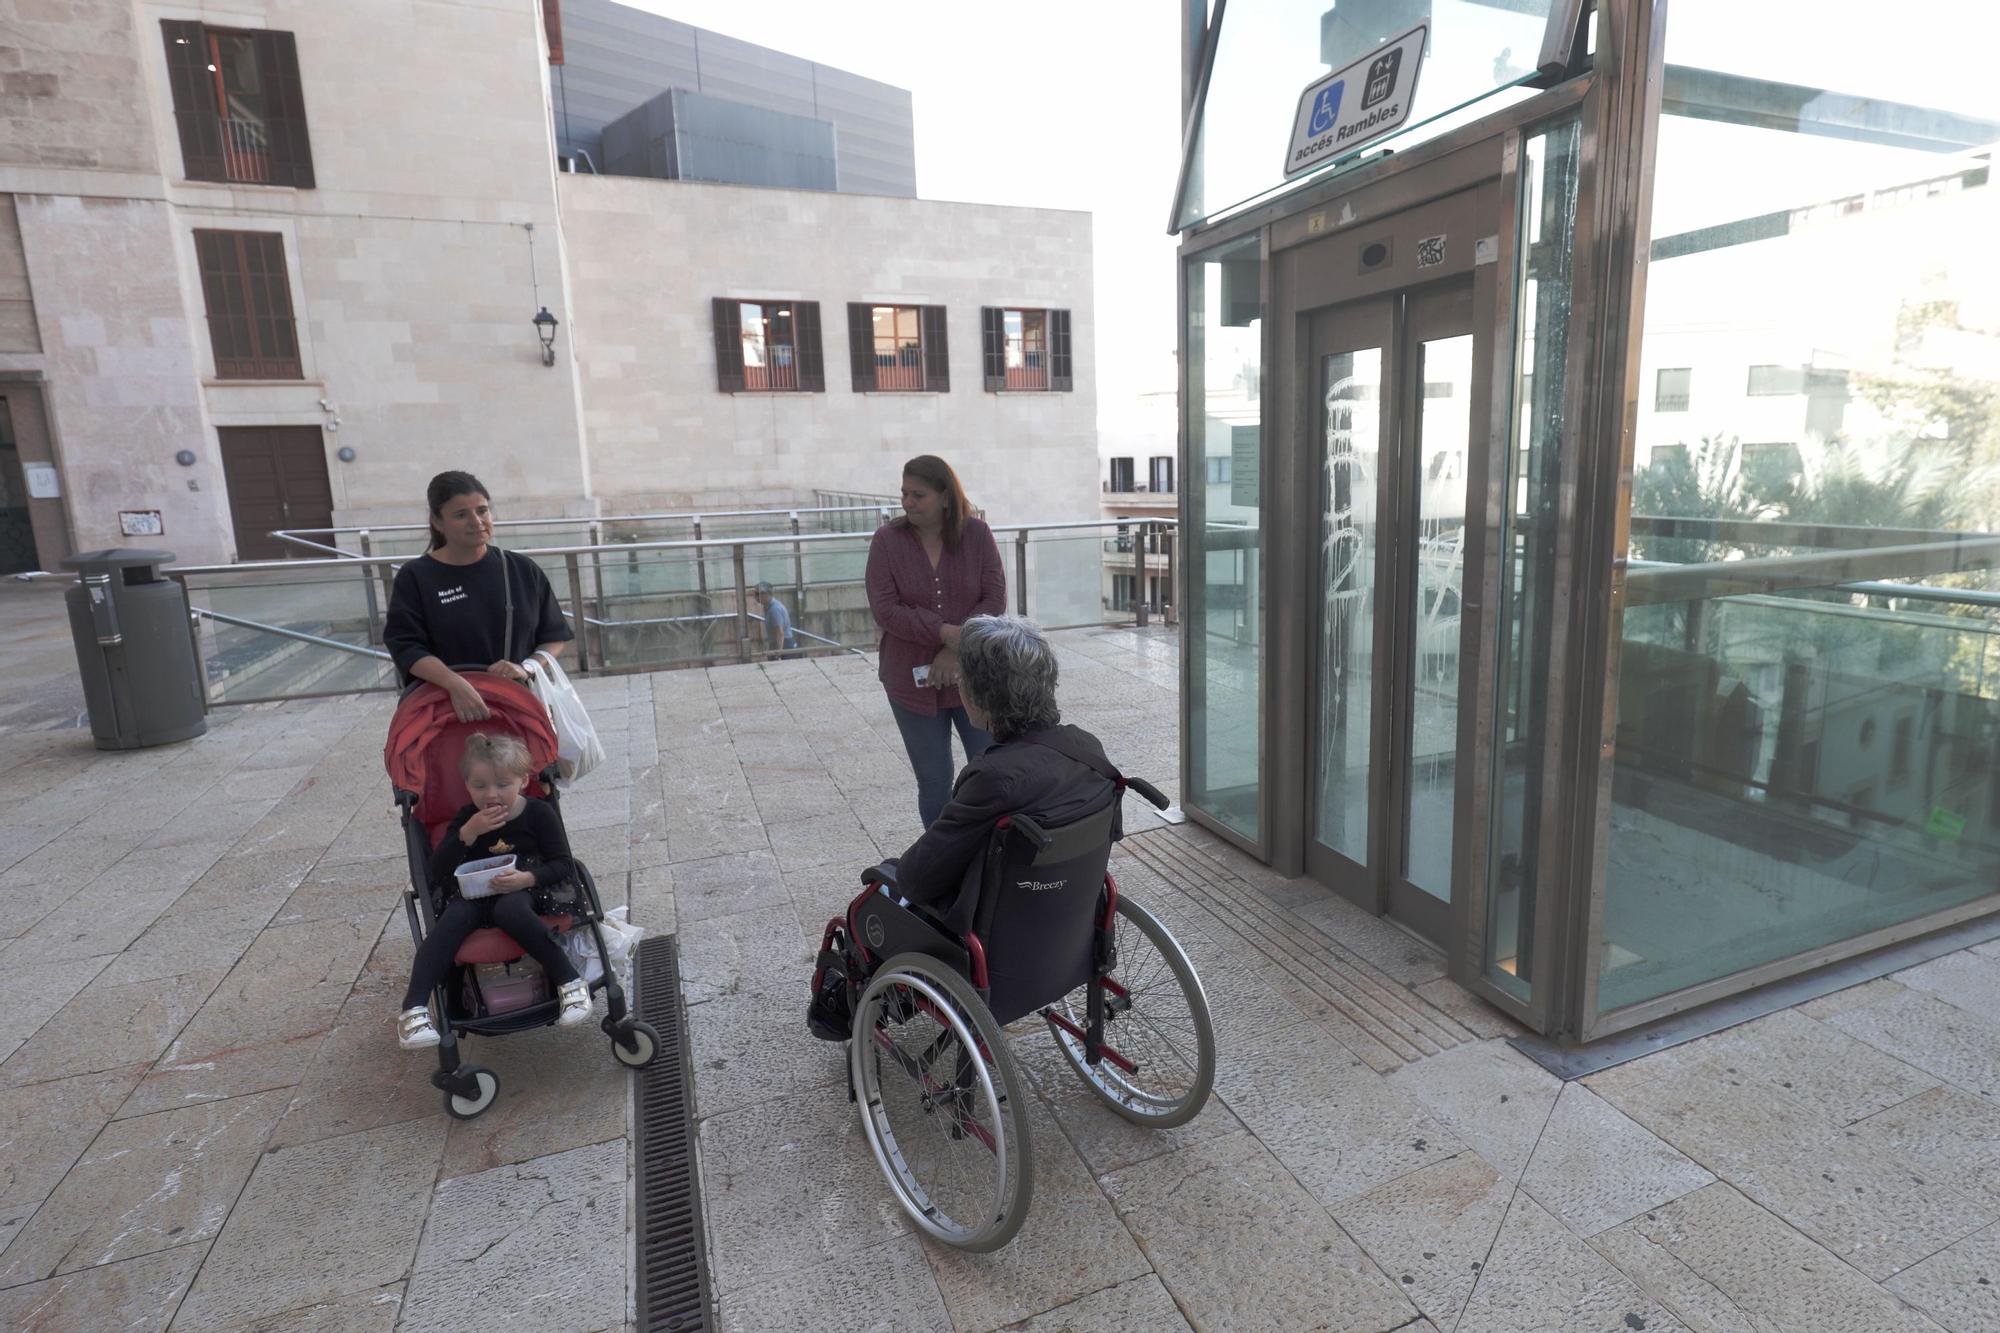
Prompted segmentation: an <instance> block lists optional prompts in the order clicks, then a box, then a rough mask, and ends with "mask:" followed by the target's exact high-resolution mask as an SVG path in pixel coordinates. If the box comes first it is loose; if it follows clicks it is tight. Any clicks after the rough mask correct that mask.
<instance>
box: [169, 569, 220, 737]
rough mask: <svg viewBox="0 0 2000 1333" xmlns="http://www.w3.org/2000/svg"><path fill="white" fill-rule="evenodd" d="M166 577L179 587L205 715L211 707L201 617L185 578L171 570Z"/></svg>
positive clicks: (206, 655) (206, 656)
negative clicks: (202, 642)
mask: <svg viewBox="0 0 2000 1333" xmlns="http://www.w3.org/2000/svg"><path fill="white" fill-rule="evenodd" d="M167 577H168V578H170V579H172V580H173V581H174V582H175V583H178V584H180V585H181V605H182V606H183V607H184V608H186V610H187V618H188V642H189V643H191V644H193V645H194V673H195V678H196V679H197V680H199V681H200V682H201V711H202V712H204V713H206V712H208V711H209V709H210V708H211V707H212V706H213V703H212V701H211V700H210V699H209V696H208V654H206V653H204V652H203V651H202V650H201V617H200V616H198V615H196V614H195V613H194V594H193V593H191V592H189V591H188V585H187V577H186V576H185V575H183V574H176V573H174V571H172V570H171V569H170V570H168V571H167Z"/></svg>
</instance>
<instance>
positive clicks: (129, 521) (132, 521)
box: [118, 509, 167, 537]
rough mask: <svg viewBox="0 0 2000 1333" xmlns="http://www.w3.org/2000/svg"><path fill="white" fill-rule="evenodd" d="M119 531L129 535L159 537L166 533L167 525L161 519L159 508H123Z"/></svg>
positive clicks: (120, 511) (119, 513)
mask: <svg viewBox="0 0 2000 1333" xmlns="http://www.w3.org/2000/svg"><path fill="white" fill-rule="evenodd" d="M118 531H119V532H121V533H123V534H124V535H125V536H127V537H159V536H163V535H165V533H166V531H167V525H166V524H165V523H163V522H161V521H160V511H159V510H157V509H121V510H119V511H118Z"/></svg>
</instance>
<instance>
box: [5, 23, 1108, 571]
mask: <svg viewBox="0 0 2000 1333" xmlns="http://www.w3.org/2000/svg"><path fill="white" fill-rule="evenodd" d="M11 9H12V12H13V14H14V16H15V17H14V20H13V21H12V22H11V24H10V25H9V27H8V28H7V30H6V33H7V36H11V38H12V40H13V43H15V44H14V45H13V46H12V48H11V49H8V48H7V47H5V46H0V118H4V119H5V120H6V121H7V122H8V124H9V126H10V131H11V132H10V133H9V134H8V135H6V136H4V137H0V526H5V525H7V524H9V523H12V524H13V525H14V527H15V528H17V529H18V530H19V532H18V538H17V541H16V544H15V549H16V550H17V551H18V550H20V549H21V548H22V546H23V543H24V542H25V544H26V545H27V546H28V547H31V548H32V553H33V557H34V558H33V561H32V563H33V564H39V565H40V566H42V567H53V564H54V562H55V561H56V560H58V559H60V558H61V556H62V555H64V554H66V553H67V552H68V551H70V550H75V549H88V548H94V547H100V546H112V545H121V544H123V545H134V544H142V545H160V546H165V547H167V548H168V549H171V550H174V551H176V552H177V553H178V554H179V556H180V558H181V559H182V561H183V562H187V563H208V562H219V561H226V560H229V559H233V558H242V559H249V558H257V557H264V556H272V555H276V554H279V553H282V552H284V551H285V550H286V548H285V547H284V546H283V545H282V544H279V543H273V542H272V541H271V540H270V539H269V538H268V536H267V535H266V534H267V533H268V531H269V530H270V529H271V528H274V527H292V528H310V527H318V526H327V525H328V524H336V525H344V524H348V523H382V522H391V521H399V522H409V521H414V520H416V519H417V518H418V517H420V505H421V496H422V489H423V485H424V482H425V480H426V479H427V478H428V477H429V476H431V475H432V474H433V473H435V472H437V471H439V470H441V469H443V468H448V467H469V468H471V469H473V470H475V471H477V472H479V473H480V474H481V475H482V477H484V479H485V480H486V481H487V482H488V484H489V485H491V486H492V487H493V489H494V491H495V492H496V499H498V500H500V501H501V502H502V504H503V505H504V507H505V510H506V511H507V512H508V513H509V514H511V515H513V516H517V517H527V516H554V515H582V514H596V513H618V512H626V513H629V512H638V511H642V510H645V509H648V508H657V507H661V506H671V507H702V506H714V505H716V504H717V503H719V502H722V501H725V500H727V501H729V502H735V501H753V502H754V501H761V502H766V503H772V504H779V505H788V504H797V503H800V501H801V497H803V496H809V495H810V494H811V492H812V491H813V490H815V489H826V490H860V491H868V492H882V491H888V490H893V488H894V486H895V480H896V478H895V475H894V473H895V470H896V463H897V462H898V461H900V459H901V458H902V457H904V456H906V455H907V454H908V453H910V452H914V451H917V450H919V449H939V450H948V451H949V452H950V453H951V454H952V456H953V457H954V459H955V460H956V461H958V462H959V463H960V464H961V466H962V468H963V470H965V471H966V472H967V474H968V476H969V478H972V479H975V480H974V482H973V484H974V486H975V489H978V490H980V491H981V494H980V497H979V498H980V501H981V503H983V504H985V505H986V506H987V507H988V509H989V510H990V511H995V512H1004V513H1006V514H1007V515H1008V516H1009V517H1012V518H1014V519H1016V520H1020V519H1028V518H1034V519H1048V518H1056V517H1065V518H1084V517H1089V516H1090V514H1091V512H1092V510H1093V509H1094V500H1093V495H1092V492H1093V489H1094V488H1093V486H1092V482H1091V474H1092V472H1093V471H1094V468H1095V462H1094V454H1095V443H1094V439H1095V435H1094V417H1095V395H1094V394H1093V393H1092V391H1091V388H1090V385H1091V375H1090V370H1091V364H1092V359H1093V358H1092V355H1091V337H1092V317H1091V308H1090V307H1091V300H1090V291H1091V269H1090V220H1089V218H1088V216H1086V215H1081V214H1065V213H1056V212H1048V211H1041V210H1028V209H1008V208H995V207H985V206H968V205H957V204H944V203H933V202H922V201H917V200H911V199H892V198H877V197H867V196H856V195H836V194H828V193H824V192H812V191H793V190H772V189H751V188H743V187H732V186H721V185H697V184H692V183H687V182H673V181H657V180H638V179H632V180H624V179H614V178H608V177H590V176H576V175H570V174H567V173H562V174H559V173H558V171H557V151H556V140H555V122H554V116H553V109H552V102H551V92H550V88H551V84H550V78H549V69H550V66H549V64H548V59H549V50H550V44H549V37H550V35H551V29H550V27H549V25H548V23H547V22H546V21H545V16H544V15H543V14H542V12H541V9H540V6H539V4H538V3H537V0H498V2H496V0H478V2H475V0H405V2H399V3H391V2H390V0H345V2H344V3H342V4H339V5H328V4H321V3H313V2H312V0H234V3H231V4H229V5H227V6H226V7H225V6H223V5H220V4H206V5H204V4H158V3H152V2H151V0H63V3H60V4H58V3H54V2H53V0H15V3H14V4H13V5H12V6H11ZM390 31H393V32H395V33H396V34H397V38H396V40H394V41H385V40H383V34H384V33H385V32H390ZM6 40H7V37H6V36H0V42H5V41H6ZM447 50H448V51H450V52H451V53H452V59H451V61H450V65H449V68H446V67H444V66H442V65H440V63H439V60H438V55H437V53H438V52H440V51H447ZM288 134H289V135H290V137H289V138H288V137H287V136H288ZM281 182H287V183H281ZM739 296H740V297H745V298H748V297H753V296H754V297H763V298H770V299H778V300H788V301H816V302H818V304H819V310H820V312H821V314H822V320H821V331H822V338H821V345H820V347H819V348H818V351H819V353H820V357H821V360H822V362H823V368H824V379H825V386H824V390H823V391H793V392H783V393H772V392H759V391H757V386H754V385H751V386H735V387H734V388H733V389H731V388H730V386H728V385H727V384H726V383H725V382H723V381H721V380H719V379H718V376H717V350H716V349H717V347H718V342H717V338H716V330H715V327H714V325H715V320H716V318H718V316H717V315H716V314H715V311H716V310H717V309H718V307H717V305H716V300H717V298H729V297H739ZM851 302H879V303H883V304H885V305H890V304H897V305H910V306H919V305H922V306H941V307H943V308H944V309H945V311H946V314H945V325H944V327H945V329H946V330H947V332H948V336H949V340H950V353H949V360H950V363H951V371H952V375H951V382H950V388H949V391H948V392H935V391H926V389H925V388H919V389H916V390H912V391H905V392H882V393H877V392H868V393H859V392H855V391H854V387H853V383H852V382H851V381H852V380H853V376H851V374H850V367H851V363H852V361H853V358H852V357H851V355H850V347H849V345H848V331H849V328H850V323H849V316H848V312H847V306H848V303H851ZM1011 306H1023V307H1027V306H1032V307H1035V308H1036V309H1037V310H1041V309H1045V308H1046V309H1051V310H1057V309H1059V310H1061V311H1063V312H1066V318H1067V321H1068V328H1069V336H1070V341H1071V344H1072V345H1073V348H1074V350H1073V352H1072V353H1071V354H1070V364H1071V366H1073V372H1072V376H1073V377H1072V379H1071V381H1070V382H1071V385H1072V387H1071V388H1070V390H1069V391H1068V392H1041V393H1025V392H1013V391H1001V392H991V391H988V390H987V389H986V387H985V386H986V385H987V384H988V383H990V382H991V381H989V380H988V379H987V378H986V377H985V376H984V375H983V374H982V370H983V369H984V368H985V367H983V366H982V364H981V363H982V338H981V335H982V318H983V312H984V311H985V310H986V309H988V308H994V307H1011ZM542 308H546V309H547V310H548V311H549V312H550V314H551V315H553V316H554V317H555V319H556V320H557V325H556V332H555V337H554V340H553V344H554V345H553V348H552V351H553V357H552V358H550V359H551V360H552V362H553V364H545V358H544V354H543V348H542V345H541V342H540V341H539V339H538V336H537V330H536V329H535V327H534V326H533V323H532V320H533V317H534V316H535V314H536V312H537V311H538V310H540V309H542ZM799 350H800V351H801V352H803V351H804V350H805V349H804V348H801V349H799ZM1072 473H1073V474H1074V477H1073V484H1072V478H1071V476H1070V474H1072ZM1029 477H1035V478H1037V481H1036V483H1035V484H1034V485H1030V484H1029V482H1028V478H1029ZM1058 482H1060V484H1057V483H1058ZM1072 492H1073V494H1072ZM8 549H9V548H8V546H7V542H6V538H5V534H4V533H0V554H4V553H5V552H6V551H7V550H8ZM293 553H297V552H296V548H294V551H293ZM15 563H16V566H17V567H18V566H20V565H22V564H25V563H29V562H27V561H26V560H25V558H24V557H19V556H17V558H16V562H15Z"/></svg>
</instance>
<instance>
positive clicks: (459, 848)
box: [431, 796, 576, 894]
mask: <svg viewBox="0 0 2000 1333" xmlns="http://www.w3.org/2000/svg"><path fill="white" fill-rule="evenodd" d="M477 810H478V807H477V806H472V805H468V806H466V807H465V808H464V809H463V810H461V811H459V812H458V813H457V814H455V815H453V816H452V817H451V826H450V827H449V828H447V829H446V830H445V831H444V841H443V842H441V843H439V844H438V845H437V850H436V851H434V852H432V853H431V884H432V885H433V886H434V887H436V888H440V889H448V890H450V892H451V893H453V894H456V893H457V892H458V880H457V878H456V876H455V875H454V873H453V872H455V871H456V870H457V869H458V868H459V867H460V866H462V865H464V864H465V863H466V862H467V861H478V860H481V859H483V858H485V857H488V856H511V857H513V858H514V868H515V869H516V870H532V871H534V872H535V884H536V885H537V886H538V887H542V888H546V887H547V886H549V885H551V884H560V883H561V882H562V881H563V880H566V879H568V878H569V877H570V876H571V875H574V874H575V873H576V862H574V861H572V860H571V859H570V854H569V838H568V837H567V836H565V835H564V833H563V826H562V820H561V818H560V817H558V816H557V814H556V812H555V810H554V809H553V808H552V807H551V806H550V805H549V803H548V802H547V801H541V800H537V799H535V798H534V797H532V796H530V797H528V799H527V804H526V805H525V806H524V807H523V808H522V810H521V813H520V814H518V815H515V816H514V817H513V818H512V819H510V820H508V821H507V822H506V823H504V824H502V825H501V826H500V827H499V828H497V829H494V830H493V831H492V832H491V833H489V834H487V835H486V836H485V837H483V838H480V839H478V840H477V841H476V842H474V843H473V844H472V845H471V846H470V847H467V846H466V845H465V839H463V838H461V837H459V836H458V831H459V829H460V828H462V827H464V824H465V821H466V820H468V819H470V818H472V816H473V814H474V813H475V812H476V811H477Z"/></svg>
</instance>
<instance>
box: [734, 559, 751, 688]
mask: <svg viewBox="0 0 2000 1333" xmlns="http://www.w3.org/2000/svg"><path fill="white" fill-rule="evenodd" d="M729 555H730V559H731V560H732V561H734V563H735V565H736V660H737V661H739V662H748V661H749V660H750V590H749V588H748V586H747V585H746V584H745V583H744V577H743V576H744V572H745V570H744V561H743V543H742V542H733V543H731V545H730V547H729Z"/></svg>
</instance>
